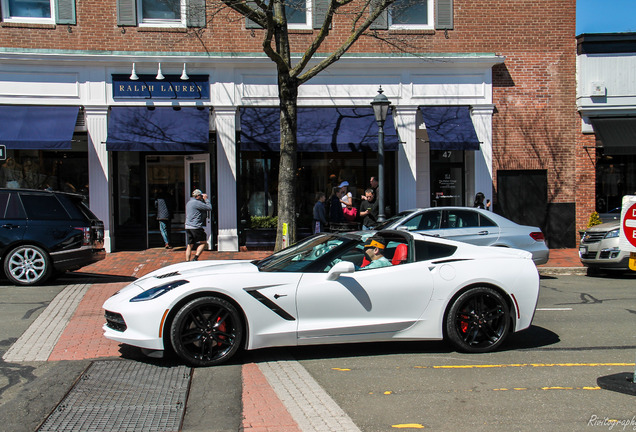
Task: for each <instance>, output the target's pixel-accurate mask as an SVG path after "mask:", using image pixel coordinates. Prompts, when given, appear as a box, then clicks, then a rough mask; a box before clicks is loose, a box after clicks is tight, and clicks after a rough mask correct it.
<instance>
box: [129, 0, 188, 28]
mask: <svg viewBox="0 0 636 432" xmlns="http://www.w3.org/2000/svg"><path fill="white" fill-rule="evenodd" d="M138 5H139V6H140V9H139V10H140V12H141V13H140V18H141V23H144V24H152V25H182V24H183V19H182V17H183V16H184V15H185V14H184V13H183V8H184V4H183V2H182V1H181V0H139V3H138Z"/></svg>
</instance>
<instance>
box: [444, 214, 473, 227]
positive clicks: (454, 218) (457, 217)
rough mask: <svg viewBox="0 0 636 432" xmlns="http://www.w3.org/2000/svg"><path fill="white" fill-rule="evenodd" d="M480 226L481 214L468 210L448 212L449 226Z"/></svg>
mask: <svg viewBox="0 0 636 432" xmlns="http://www.w3.org/2000/svg"><path fill="white" fill-rule="evenodd" d="M478 226H479V215H478V214H477V213H475V212H472V211H467V210H453V211H449V212H448V228H470V227H478Z"/></svg>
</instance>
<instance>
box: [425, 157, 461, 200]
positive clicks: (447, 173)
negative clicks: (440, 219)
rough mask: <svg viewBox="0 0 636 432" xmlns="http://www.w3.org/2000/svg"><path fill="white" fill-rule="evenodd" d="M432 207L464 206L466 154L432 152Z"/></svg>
mask: <svg viewBox="0 0 636 432" xmlns="http://www.w3.org/2000/svg"><path fill="white" fill-rule="evenodd" d="M431 195H432V196H431V206H432V207H441V206H463V205H464V152H463V151H461V150H432V151H431Z"/></svg>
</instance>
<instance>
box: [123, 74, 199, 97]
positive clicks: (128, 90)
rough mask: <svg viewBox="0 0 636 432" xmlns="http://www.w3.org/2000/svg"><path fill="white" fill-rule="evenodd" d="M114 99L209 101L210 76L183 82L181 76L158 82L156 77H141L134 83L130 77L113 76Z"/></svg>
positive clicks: (195, 77) (169, 76)
mask: <svg viewBox="0 0 636 432" xmlns="http://www.w3.org/2000/svg"><path fill="white" fill-rule="evenodd" d="M113 98H114V99H121V98H142V99H209V98H210V78H209V76H208V75H190V78H189V79H188V80H185V81H184V80H181V79H180V78H179V75H166V76H165V78H164V79H162V80H158V79H157V78H156V77H155V76H154V75H139V79H138V80H135V81H132V80H131V79H130V76H129V75H123V74H122V75H113Z"/></svg>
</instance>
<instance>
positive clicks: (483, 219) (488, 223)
mask: <svg viewBox="0 0 636 432" xmlns="http://www.w3.org/2000/svg"><path fill="white" fill-rule="evenodd" d="M479 226H483V227H491V226H497V224H496V223H494V222H493V221H492V220H490V218H487V217H486V216H484V215H482V214H480V215H479Z"/></svg>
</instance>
